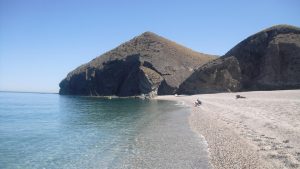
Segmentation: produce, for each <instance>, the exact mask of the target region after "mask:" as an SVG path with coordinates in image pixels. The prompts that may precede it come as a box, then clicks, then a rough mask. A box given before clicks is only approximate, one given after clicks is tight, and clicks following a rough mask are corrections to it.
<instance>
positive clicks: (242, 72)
mask: <svg viewBox="0 0 300 169" xmlns="http://www.w3.org/2000/svg"><path fill="white" fill-rule="evenodd" d="M294 88H300V28H297V27H293V26H288V25H277V26H273V27H271V28H268V29H266V30H263V31H261V32H259V33H257V34H254V35H252V36H250V37H248V38H247V39H245V40H243V41H242V42H240V43H239V44H238V45H236V46H235V47H234V48H232V49H231V50H230V51H229V52H227V53H226V54H225V55H224V56H222V57H221V58H219V59H216V60H214V61H211V62H209V63H207V64H205V65H203V66H202V67H200V68H199V69H198V70H196V71H195V72H194V73H193V74H192V75H191V76H190V77H189V78H188V79H187V80H186V81H185V82H183V84H182V85H181V86H180V89H179V91H180V92H181V93H186V94H196V93H212V92H226V91H244V90H274V89H294Z"/></svg>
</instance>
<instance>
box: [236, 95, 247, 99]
mask: <svg viewBox="0 0 300 169" xmlns="http://www.w3.org/2000/svg"><path fill="white" fill-rule="evenodd" d="M235 98H236V99H245V98H246V97H244V96H241V95H236V96H235Z"/></svg>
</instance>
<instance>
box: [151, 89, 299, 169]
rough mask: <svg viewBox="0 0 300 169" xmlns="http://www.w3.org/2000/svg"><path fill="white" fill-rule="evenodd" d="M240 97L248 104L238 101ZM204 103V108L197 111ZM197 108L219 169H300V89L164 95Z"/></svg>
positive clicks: (194, 122)
mask: <svg viewBox="0 0 300 169" xmlns="http://www.w3.org/2000/svg"><path fill="white" fill-rule="evenodd" d="M237 94H240V95H242V96H245V97H246V99H236V98H235V95H237ZM197 98H200V100H201V101H202V103H203V104H202V105H201V106H200V107H194V106H193V103H194V102H195V101H196V99H197ZM157 99H164V100H176V101H183V102H185V104H186V105H188V106H190V107H191V108H192V113H191V116H190V126H191V128H192V130H194V131H195V132H196V133H198V134H199V135H202V136H204V137H205V139H206V141H207V143H208V147H209V153H210V162H211V164H212V166H213V167H214V168H216V169H225V168H228V169H233V168H280V169H281V168H300V90H285V91H259V92H241V93H219V94H203V95H193V96H178V97H175V96H159V97H158V98H157Z"/></svg>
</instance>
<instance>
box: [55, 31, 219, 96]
mask: <svg viewBox="0 0 300 169" xmlns="http://www.w3.org/2000/svg"><path fill="white" fill-rule="evenodd" d="M214 58H215V56H212V55H207V54H202V53H198V52H195V51H192V50H191V49H188V48H185V47H183V46H181V45H178V44H176V43H175V42H172V41H169V40H167V39H165V38H162V37H160V36H158V35H156V34H154V33H151V32H145V33H143V34H142V35H140V36H138V37H135V38H133V39H132V40H130V41H128V42H126V43H124V44H121V45H120V46H119V47H117V48H115V49H113V50H111V51H109V52H107V53H105V54H103V55H101V56H99V57H97V58H95V59H93V60H92V61H90V62H89V63H87V64H84V65H82V66H80V67H78V68H76V69H75V70H73V71H72V72H70V73H69V74H68V75H67V77H66V78H65V79H64V80H62V81H61V83H60V92H59V93H60V94H71V95H89V96H108V95H116V96H135V95H140V94H147V95H149V96H155V95H157V94H159V95H164V94H174V93H176V92H177V89H178V87H179V85H180V84H181V83H182V82H183V81H184V80H186V78H187V77H189V76H190V75H191V74H192V73H193V72H194V70H195V69H197V68H198V67H200V66H201V65H203V64H205V63H207V62H208V61H211V60H213V59H214Z"/></svg>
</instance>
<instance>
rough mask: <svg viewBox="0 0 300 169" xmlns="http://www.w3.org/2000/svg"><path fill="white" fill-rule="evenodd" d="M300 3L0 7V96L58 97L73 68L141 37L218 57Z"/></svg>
mask: <svg viewBox="0 0 300 169" xmlns="http://www.w3.org/2000/svg"><path fill="white" fill-rule="evenodd" d="M275 24H291V25H295V26H298V27H299V26H300V1H299V0H251V1H249V0H236V1H233V0H227V1H222V0H219V1H217V0H207V1H201V0H194V1H189V0H181V1H179V0H178V1H176V0H147V1H146V0H106V1H104V0H97V1H96V0H81V1H78V0H0V90H16V91H43V92H57V91H58V89H59V87H58V83H59V82H60V80H61V79H63V78H64V77H65V76H66V75H67V73H68V72H69V71H71V70H73V69H74V68H76V67H77V66H79V65H81V64H83V63H86V62H88V61H90V60H91V59H93V58H94V57H96V56H98V55H100V54H102V53H104V52H105V51H108V50H110V49H112V48H114V47H116V46H118V45H119V44H121V43H122V42H125V41H127V40H129V39H131V38H132V37H134V36H136V35H139V34H141V33H143V32H145V31H152V32H155V33H157V34H159V35H161V36H164V37H166V38H168V39H171V40H173V41H176V42H178V43H180V44H182V45H185V46H187V47H189V48H192V49H194V50H196V51H200V52H203V53H208V54H217V55H222V54H224V53H225V52H226V51H227V50H229V49H230V48H231V47H233V46H234V45H235V44H237V43H238V42H240V41H241V40H243V39H244V38H246V37H247V36H249V35H251V34H253V33H255V32H257V31H260V30H261V29H264V28H267V27H270V26H272V25H275Z"/></svg>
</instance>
